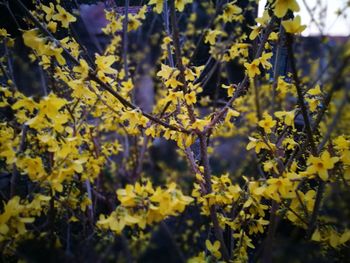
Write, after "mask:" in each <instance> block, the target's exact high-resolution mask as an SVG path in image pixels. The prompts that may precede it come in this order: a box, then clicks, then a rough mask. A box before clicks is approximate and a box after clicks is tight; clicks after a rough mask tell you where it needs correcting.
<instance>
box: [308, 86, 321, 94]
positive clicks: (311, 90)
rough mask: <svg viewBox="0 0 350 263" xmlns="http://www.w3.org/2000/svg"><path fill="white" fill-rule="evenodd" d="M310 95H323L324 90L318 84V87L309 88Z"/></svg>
mask: <svg viewBox="0 0 350 263" xmlns="http://www.w3.org/2000/svg"><path fill="white" fill-rule="evenodd" d="M307 94H308V95H311V96H318V95H321V94H322V91H321V88H320V85H316V87H314V88H312V89H309V91H308V92H307Z"/></svg>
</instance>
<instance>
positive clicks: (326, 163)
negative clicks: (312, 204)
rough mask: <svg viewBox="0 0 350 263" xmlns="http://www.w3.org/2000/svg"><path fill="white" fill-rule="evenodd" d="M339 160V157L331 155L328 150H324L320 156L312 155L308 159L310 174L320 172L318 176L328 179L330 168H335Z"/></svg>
mask: <svg viewBox="0 0 350 263" xmlns="http://www.w3.org/2000/svg"><path fill="white" fill-rule="evenodd" d="M338 161H339V158H338V157H331V155H330V154H329V152H328V151H324V152H323V153H322V155H321V156H320V157H316V156H312V155H311V156H310V157H309V158H308V159H307V164H308V165H309V166H308V168H307V171H306V172H307V173H308V174H318V176H319V177H320V178H321V179H322V180H323V181H326V180H327V179H328V170H330V169H333V168H334V164H335V163H336V162H338Z"/></svg>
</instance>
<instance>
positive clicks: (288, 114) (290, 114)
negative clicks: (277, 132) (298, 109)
mask: <svg viewBox="0 0 350 263" xmlns="http://www.w3.org/2000/svg"><path fill="white" fill-rule="evenodd" d="M275 116H276V117H277V118H279V119H282V120H284V123H285V124H286V125H288V126H292V127H293V128H294V117H295V110H292V111H276V112H275Z"/></svg>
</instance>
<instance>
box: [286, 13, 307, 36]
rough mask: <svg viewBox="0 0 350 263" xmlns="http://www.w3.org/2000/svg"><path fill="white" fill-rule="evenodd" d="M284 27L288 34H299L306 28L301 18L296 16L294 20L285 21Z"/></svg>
mask: <svg viewBox="0 0 350 263" xmlns="http://www.w3.org/2000/svg"><path fill="white" fill-rule="evenodd" d="M282 25H283V27H284V29H285V30H286V32H287V33H290V34H299V33H301V32H303V31H304V29H305V28H306V26H305V25H302V24H301V18H300V16H296V17H295V18H294V19H293V20H292V19H290V20H285V21H282Z"/></svg>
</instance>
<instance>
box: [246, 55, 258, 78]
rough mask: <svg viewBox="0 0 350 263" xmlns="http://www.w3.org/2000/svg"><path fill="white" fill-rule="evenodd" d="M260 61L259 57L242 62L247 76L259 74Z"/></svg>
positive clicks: (251, 76) (252, 76)
mask: <svg viewBox="0 0 350 263" xmlns="http://www.w3.org/2000/svg"><path fill="white" fill-rule="evenodd" d="M259 64H260V61H259V59H254V60H253V62H252V63H248V62H246V63H244V66H245V68H246V70H247V73H248V76H249V77H250V78H254V77H255V76H256V75H260V73H261V72H260V69H259Z"/></svg>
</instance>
